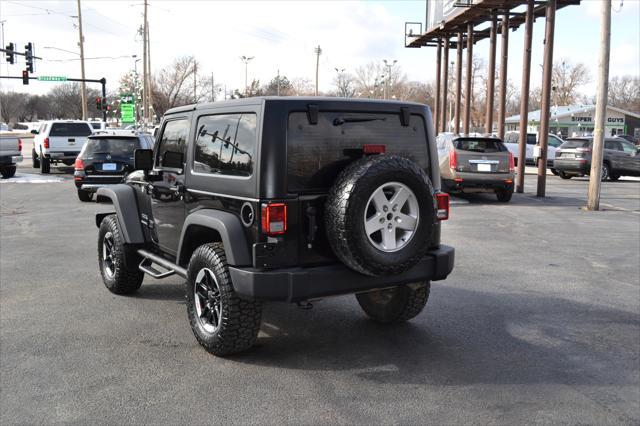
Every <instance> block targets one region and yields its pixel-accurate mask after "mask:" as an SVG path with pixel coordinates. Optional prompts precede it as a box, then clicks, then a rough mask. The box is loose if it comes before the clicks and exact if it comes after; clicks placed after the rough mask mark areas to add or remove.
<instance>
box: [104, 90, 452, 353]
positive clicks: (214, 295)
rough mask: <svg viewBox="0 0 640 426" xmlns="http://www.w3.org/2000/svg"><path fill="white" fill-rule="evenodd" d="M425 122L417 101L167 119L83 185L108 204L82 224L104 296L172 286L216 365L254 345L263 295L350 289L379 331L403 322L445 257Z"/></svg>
mask: <svg viewBox="0 0 640 426" xmlns="http://www.w3.org/2000/svg"><path fill="white" fill-rule="evenodd" d="M430 120H431V113H430V111H429V110H428V107H426V106H424V105H420V104H414V103H405V102H388V101H385V102H381V101H374V100H362V99H358V100H343V99H336V98H317V97H312V98H303V97H301V98H293V97H282V98H280V97H268V98H246V99H239V100H233V101H224V102H215V103H208V104H198V105H191V106H183V107H177V108H173V109H171V110H169V111H167V112H166V113H165V116H164V118H163V121H162V124H161V127H160V132H159V134H158V138H157V142H156V146H155V149H154V151H153V152H151V151H149V150H137V151H136V153H135V164H136V169H139V171H135V172H133V173H131V174H130V175H129V176H128V177H127V179H126V183H125V184H122V185H115V186H112V187H105V188H100V189H98V200H101V199H103V198H104V199H109V200H110V201H111V202H112V203H113V205H114V209H113V212H112V213H100V214H98V215H97V216H96V223H97V224H98V225H99V233H98V247H99V257H98V262H99V267H100V272H101V274H102V279H103V282H104V284H105V286H106V287H107V289H109V290H110V291H111V292H113V293H116V294H127V293H133V292H135V291H136V290H137V289H138V288H139V287H140V285H141V283H142V280H143V276H144V274H145V273H146V274H149V275H151V276H154V277H156V278H163V277H166V276H169V275H172V274H177V275H180V276H182V277H184V278H186V280H187V285H186V289H187V299H186V304H187V312H188V317H189V322H190V324H191V328H192V331H193V333H194V335H195V337H196V339H197V341H198V342H199V343H200V344H201V345H202V346H203V347H204V348H205V349H206V350H208V351H209V352H211V353H213V354H215V355H228V354H231V353H235V352H238V351H242V350H245V349H247V348H249V347H251V346H252V345H253V343H254V341H255V339H256V336H257V335H258V331H259V329H260V321H261V312H262V302H263V301H265V300H276V301H286V302H299V303H302V304H307V305H308V304H309V300H314V299H318V298H322V297H326V296H332V295H339V294H349V293H355V294H356V298H357V300H358V302H359V304H360V306H361V307H362V309H363V310H364V312H365V313H366V314H367V315H369V316H370V317H371V318H372V319H374V320H376V321H378V322H382V323H389V322H401V321H407V320H409V319H411V318H413V317H415V316H416V315H418V313H420V311H422V309H423V308H424V306H425V304H426V302H427V299H428V296H429V288H430V283H431V281H437V280H442V279H445V278H446V277H447V276H448V275H449V273H450V272H451V270H452V269H453V260H454V249H453V248H452V247H448V246H445V245H443V244H441V243H440V227H441V225H440V224H441V221H442V220H445V219H446V218H447V217H448V206H449V203H448V202H449V196H448V195H447V194H445V193H441V192H440V191H439V189H440V180H439V176H438V173H437V167H438V162H437V158H436V156H435V147H433V145H432V144H434V143H435V141H434V139H433V134H432V133H431V129H432V128H433V126H432V124H431V122H430ZM431 152H433V153H434V154H433V155H432V154H431Z"/></svg>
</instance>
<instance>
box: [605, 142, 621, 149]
mask: <svg viewBox="0 0 640 426" xmlns="http://www.w3.org/2000/svg"><path fill="white" fill-rule="evenodd" d="M604 149H610V150H612V151H622V146H621V144H620V142H618V141H612V140H605V141H604Z"/></svg>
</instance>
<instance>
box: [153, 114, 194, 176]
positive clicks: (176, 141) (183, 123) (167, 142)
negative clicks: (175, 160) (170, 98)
mask: <svg viewBox="0 0 640 426" xmlns="http://www.w3.org/2000/svg"><path fill="white" fill-rule="evenodd" d="M188 134H189V121H188V120H186V119H180V120H172V121H167V123H166V124H165V125H164V130H163V132H162V137H161V139H160V142H159V144H160V148H159V149H158V156H157V157H156V166H158V167H162V161H163V159H164V158H165V156H166V155H167V153H168V152H171V153H179V154H182V155H183V156H184V153H185V145H186V143H187V135H188Z"/></svg>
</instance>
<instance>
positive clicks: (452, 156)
mask: <svg viewBox="0 0 640 426" xmlns="http://www.w3.org/2000/svg"><path fill="white" fill-rule="evenodd" d="M457 166H458V158H457V155H456V151H455V150H452V151H449V168H450V169H455V168H456V167H457Z"/></svg>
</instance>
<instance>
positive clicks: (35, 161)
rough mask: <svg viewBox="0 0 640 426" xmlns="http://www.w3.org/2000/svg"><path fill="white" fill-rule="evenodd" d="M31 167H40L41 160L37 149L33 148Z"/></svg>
mask: <svg viewBox="0 0 640 426" xmlns="http://www.w3.org/2000/svg"><path fill="white" fill-rule="evenodd" d="M31 167H33V168H34V169H38V168H40V160H39V159H38V155H37V154H36V150H35V149H33V148H31Z"/></svg>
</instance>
